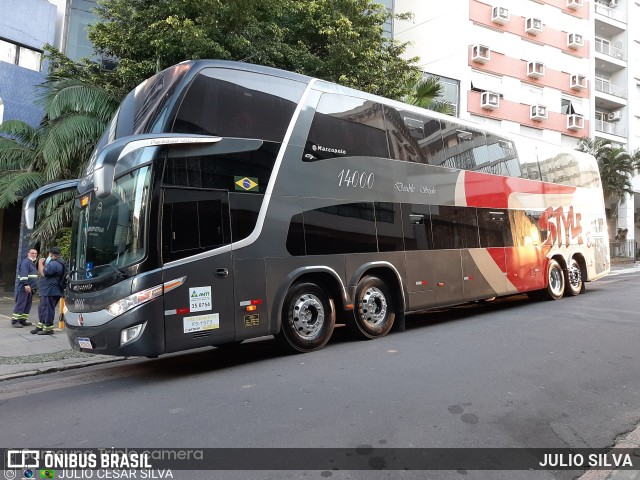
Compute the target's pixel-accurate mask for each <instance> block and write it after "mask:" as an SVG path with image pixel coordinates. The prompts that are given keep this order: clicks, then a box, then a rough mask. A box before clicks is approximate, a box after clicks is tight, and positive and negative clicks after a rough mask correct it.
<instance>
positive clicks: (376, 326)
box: [348, 276, 396, 339]
mask: <svg viewBox="0 0 640 480" xmlns="http://www.w3.org/2000/svg"><path fill="white" fill-rule="evenodd" d="M353 313H354V315H353V318H350V319H349V323H348V326H349V327H350V329H351V330H352V331H353V332H354V333H355V334H356V335H357V336H359V337H361V338H364V339H371V338H377V337H383V336H384V335H386V334H387V333H389V330H391V327H392V326H393V322H394V320H395V318H396V311H395V306H394V301H393V297H392V296H391V293H390V291H389V288H388V287H387V285H386V284H385V283H384V282H383V281H382V280H381V279H379V278H378V277H374V276H367V277H364V278H363V279H362V280H360V282H359V283H358V286H357V287H356V301H355V305H354V312H353Z"/></svg>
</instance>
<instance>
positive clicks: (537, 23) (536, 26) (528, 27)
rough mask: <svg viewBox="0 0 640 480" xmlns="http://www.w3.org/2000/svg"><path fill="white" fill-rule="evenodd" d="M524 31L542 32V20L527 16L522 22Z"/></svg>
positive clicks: (534, 33)
mask: <svg viewBox="0 0 640 480" xmlns="http://www.w3.org/2000/svg"><path fill="white" fill-rule="evenodd" d="M524 31H525V32H527V33H530V34H531V35H537V34H538V33H540V32H542V20H540V19H539V18H534V17H529V18H527V20H526V21H525V24H524Z"/></svg>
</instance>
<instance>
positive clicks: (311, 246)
mask: <svg viewBox="0 0 640 480" xmlns="http://www.w3.org/2000/svg"><path fill="white" fill-rule="evenodd" d="M304 231H305V236H304V237H305V244H306V247H307V255H324V254H334V253H364V252H377V251H378V245H377V239H376V224H375V211H374V206H373V203H368V202H361V203H344V204H341V205H334V206H331V207H322V208H317V209H314V210H306V205H305V212H304Z"/></svg>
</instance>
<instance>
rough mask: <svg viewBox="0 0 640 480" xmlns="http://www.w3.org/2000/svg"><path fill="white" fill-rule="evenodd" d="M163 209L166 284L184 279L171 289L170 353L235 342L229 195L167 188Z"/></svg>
mask: <svg viewBox="0 0 640 480" xmlns="http://www.w3.org/2000/svg"><path fill="white" fill-rule="evenodd" d="M162 208H163V211H162V215H163V217H162V255H163V262H164V264H165V267H164V272H163V277H164V281H165V282H171V281H174V280H176V279H182V278H183V277H184V283H183V284H182V285H180V286H177V287H175V288H173V289H171V285H168V286H167V285H166V283H165V295H164V309H165V339H166V340H165V342H166V351H167V352H173V351H178V350H186V349H190V348H197V347H202V346H207V345H216V344H221V343H226V342H231V341H234V340H235V321H234V313H235V309H234V300H233V298H234V289H233V262H232V252H231V249H230V243H231V232H230V222H229V201H228V193H227V192H226V191H219V190H203V189H189V188H165V189H164V191H163V207H162ZM216 250H217V253H216ZM209 252H211V253H209Z"/></svg>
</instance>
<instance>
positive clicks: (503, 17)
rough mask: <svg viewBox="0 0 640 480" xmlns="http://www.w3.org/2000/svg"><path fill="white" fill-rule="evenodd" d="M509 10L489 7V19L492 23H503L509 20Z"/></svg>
mask: <svg viewBox="0 0 640 480" xmlns="http://www.w3.org/2000/svg"><path fill="white" fill-rule="evenodd" d="M510 18H511V17H510V16H509V10H508V9H507V8H504V7H493V9H491V21H492V22H494V23H499V24H500V25H504V24H505V23H507V22H509V19H510Z"/></svg>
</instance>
